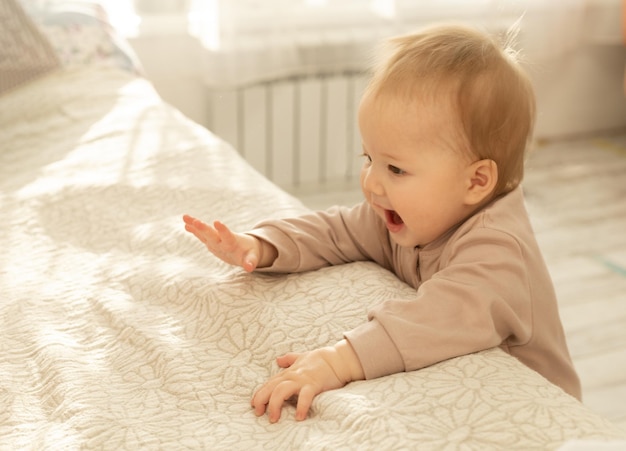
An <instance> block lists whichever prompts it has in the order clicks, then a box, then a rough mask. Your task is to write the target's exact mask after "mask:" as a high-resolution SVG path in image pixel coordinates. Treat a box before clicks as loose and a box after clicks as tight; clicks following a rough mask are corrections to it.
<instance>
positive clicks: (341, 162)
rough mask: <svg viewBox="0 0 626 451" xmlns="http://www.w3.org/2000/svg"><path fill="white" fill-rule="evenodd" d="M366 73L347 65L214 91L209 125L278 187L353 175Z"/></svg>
mask: <svg viewBox="0 0 626 451" xmlns="http://www.w3.org/2000/svg"><path fill="white" fill-rule="evenodd" d="M365 83H366V77H365V76H364V75H363V74H362V73H357V72H349V73H339V74H324V75H315V76H310V75H307V76H301V77H290V78H287V79H280V80H274V81H270V82H263V83H259V84H255V85H251V86H245V87H241V88H236V89H235V88H231V89H223V90H212V91H211V100H210V105H211V111H210V123H211V125H210V128H211V130H213V131H214V132H215V133H216V134H217V135H219V136H220V137H222V138H224V139H225V140H226V141H228V142H230V143H231V144H232V145H233V146H234V147H235V148H236V149H238V150H239V151H240V152H241V154H242V155H243V156H244V158H245V159H246V160H247V161H248V162H249V163H250V164H251V165H252V166H254V167H255V168H256V169H257V170H258V171H260V172H261V173H263V174H264V175H265V176H267V177H268V178H269V179H270V180H272V181H274V182H275V183H276V184H278V185H279V186H282V187H285V188H290V187H299V186H316V185H321V184H326V183H334V182H345V181H350V180H353V179H356V178H357V177H358V174H359V169H360V167H361V163H362V161H361V159H360V158H359V155H360V153H361V138H360V136H359V132H358V127H357V124H356V115H357V108H358V105H359V101H360V98H361V93H362V91H363V88H364V87H365Z"/></svg>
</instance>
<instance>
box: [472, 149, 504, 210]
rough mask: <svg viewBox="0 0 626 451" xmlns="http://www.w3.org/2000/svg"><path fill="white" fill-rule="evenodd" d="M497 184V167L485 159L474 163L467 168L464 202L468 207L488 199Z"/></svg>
mask: <svg viewBox="0 0 626 451" xmlns="http://www.w3.org/2000/svg"><path fill="white" fill-rule="evenodd" d="M497 183H498V165H497V164H496V162H495V161H493V160H489V159H485V160H479V161H475V162H474V163H472V164H471V165H469V166H468V167H467V192H466V197H465V201H466V203H467V204H468V205H477V204H479V203H481V202H482V201H483V200H485V199H486V198H488V197H489V196H490V195H491V194H492V193H493V190H494V189H495V187H496V184H497Z"/></svg>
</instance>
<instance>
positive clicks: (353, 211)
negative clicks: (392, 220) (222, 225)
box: [248, 202, 391, 273]
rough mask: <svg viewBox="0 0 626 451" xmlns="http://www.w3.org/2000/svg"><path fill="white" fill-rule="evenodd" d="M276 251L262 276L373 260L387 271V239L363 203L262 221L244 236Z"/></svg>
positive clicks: (378, 222)
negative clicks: (247, 235) (263, 242)
mask: <svg viewBox="0 0 626 451" xmlns="http://www.w3.org/2000/svg"><path fill="white" fill-rule="evenodd" d="M248 233H249V234H250V235H253V236H255V237H257V238H259V239H262V240H265V241H267V242H269V243H271V244H273V245H274V246H275V247H276V249H277V250H278V257H277V258H276V260H275V261H274V264H273V265H272V266H270V267H267V268H260V269H259V271H265V272H281V273H287V272H302V271H309V270H314V269H318V268H321V267H324V266H331V265H339V264H343V263H348V262H353V261H363V260H373V261H375V262H377V263H379V264H380V265H381V266H383V267H387V268H390V264H389V261H390V258H389V257H390V254H391V250H390V248H389V238H388V236H387V233H386V231H385V228H384V224H382V222H381V221H380V220H379V219H378V218H377V216H376V214H375V213H374V212H373V211H372V210H371V208H370V207H369V205H368V204H367V203H365V202H364V203H361V204H359V205H356V206H355V207H352V208H347V207H333V208H331V209H329V210H327V211H321V212H312V213H309V214H305V215H303V216H300V217H297V218H287V219H280V220H271V221H264V222H262V223H260V224H258V225H256V226H255V227H254V228H253V230H251V231H250V232H248Z"/></svg>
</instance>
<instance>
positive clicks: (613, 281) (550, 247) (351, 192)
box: [296, 130, 626, 430]
mask: <svg viewBox="0 0 626 451" xmlns="http://www.w3.org/2000/svg"><path fill="white" fill-rule="evenodd" d="M356 185H358V183H357V182H354V183H353V184H351V185H350V187H349V188H348V187H345V186H344V187H343V189H340V188H338V187H335V189H334V190H326V191H324V192H320V190H316V191H315V192H313V190H312V189H311V188H308V189H300V190H299V191H296V194H297V195H298V196H299V197H300V198H301V199H302V200H303V202H304V203H305V204H307V205H308V206H310V207H311V208H326V207H327V206H330V205H333V204H338V203H340V204H341V203H343V204H352V203H354V202H356V201H359V200H360V198H361V195H360V191H359V190H358V189H355V188H354V186H356ZM524 190H525V193H526V201H527V206H528V210H529V213H530V216H531V220H532V222H533V225H534V227H535V231H536V234H537V239H538V241H539V244H540V246H541V248H542V250H543V252H544V257H545V259H546V262H547V264H548V267H549V269H550V272H551V274H552V277H553V280H554V284H555V288H556V291H557V295H558V298H559V304H560V310H561V319H562V321H563V325H564V327H565V332H566V335H567V339H568V343H569V347H570V351H571V354H572V358H573V359H574V364H575V365H576V368H577V370H578V373H579V375H580V378H581V381H582V385H583V397H584V399H583V402H584V403H585V404H586V405H587V406H588V407H589V408H591V409H592V410H594V411H596V412H599V413H601V414H603V415H604V416H605V417H608V418H609V419H611V420H613V421H614V422H615V423H617V424H619V425H620V426H622V427H623V428H624V429H625V430H626V130H625V131H623V132H620V133H614V134H604V135H601V136H594V137H589V138H585V139H577V140H569V141H559V142H547V143H540V144H538V145H537V147H536V149H535V150H534V152H533V153H532V155H531V156H530V158H529V160H528V163H527V165H526V177H525V182H524Z"/></svg>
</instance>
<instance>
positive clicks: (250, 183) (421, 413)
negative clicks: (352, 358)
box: [0, 71, 623, 450]
mask: <svg viewBox="0 0 626 451" xmlns="http://www.w3.org/2000/svg"><path fill="white" fill-rule="evenodd" d="M116 93H117V94H116ZM61 99H62V100H61ZM35 105H36V106H37V108H36V111H35V109H34V108H33V107H34V106H35ZM0 124H3V125H2V126H1V128H0V139H1V140H2V142H3V143H10V145H6V146H5V148H4V149H3V150H2V151H0V180H1V187H2V190H1V191H0V207H1V211H2V212H3V220H2V222H1V223H0V227H1V230H0V246H1V248H2V249H3V256H2V259H1V260H0V292H1V293H2V295H1V296H2V301H1V304H0V328H1V330H2V334H1V335H0V337H1V338H0V437H2V445H1V446H0V448H1V447H2V446H7V447H8V448H15V449H25V448H34V449H62V448H67V449H78V448H97V449H185V448H189V449H292V448H297V449H340V448H354V449H364V448H376V449H401V448H419V449H481V450H483V449H554V448H557V447H558V446H559V445H560V444H561V443H563V442H564V441H565V440H568V439H573V438H598V439H611V438H617V437H621V436H623V435H622V434H621V432H620V431H619V430H618V429H616V428H615V427H614V426H613V425H612V424H610V423H609V422H607V421H605V420H604V419H602V418H601V417H599V416H597V415H595V414H593V413H591V412H590V411H589V410H587V409H586V408H585V407H584V406H583V405H582V404H580V403H578V402H577V401H576V400H574V399H573V398H571V397H569V396H567V395H566V394H565V393H563V392H562V391H561V390H560V389H558V388H556V387H555V386H553V385H550V384H549V383H547V382H546V381H545V380H544V379H543V378H542V377H541V376H539V375H538V374H536V373H534V372H532V371H530V370H529V369H527V368H526V367H524V366H523V365H522V364H520V363H519V362H517V361H516V360H515V359H513V358H512V357H510V356H509V355H507V354H505V353H504V352H502V351H500V350H499V349H494V350H488V351H485V352H482V353H478V354H474V355H469V356H464V357H459V358H456V359H452V360H449V361H446V362H443V363H440V364H438V365H434V366H432V367H429V368H426V369H424V370H421V371H417V372H412V373H406V374H396V375H393V376H389V377H384V378H380V379H376V380H371V381H362V382H356V383H352V384H350V385H348V386H346V387H345V388H344V389H341V390H336V391H332V392H326V393H323V394H322V395H320V396H319V397H317V398H316V400H315V401H314V404H313V407H312V411H311V414H310V418H309V419H307V420H306V421H305V422H295V421H294V410H295V409H294V408H293V407H288V408H287V409H286V412H284V414H283V419H282V420H281V422H280V423H278V424H269V422H268V421H267V418H265V417H259V418H257V417H255V416H254V414H253V411H252V409H251V408H250V397H251V394H252V393H253V391H254V389H255V388H256V387H257V386H258V385H259V384H261V383H262V382H263V381H264V380H265V379H266V378H267V377H268V376H269V375H270V374H271V373H274V372H276V371H278V367H277V365H276V364H275V363H274V358H275V357H276V356H277V355H279V354H281V353H284V352H286V351H291V350H295V351H298V350H305V349H310V348H313V347H317V346H321V345H325V344H330V343H334V342H335V341H336V340H338V339H339V338H341V334H342V332H343V331H345V330H347V329H350V328H352V327H354V326H356V325H358V324H360V323H362V322H363V321H365V320H366V313H367V309H368V307H370V306H372V305H374V304H376V303H378V302H381V301H382V300H384V299H389V298H393V297H397V296H410V295H411V294H412V290H411V289H410V288H409V287H408V286H406V285H404V284H402V283H401V282H400V281H399V280H398V279H396V278H395V277H394V276H393V275H392V274H390V273H388V272H386V271H384V270H382V269H381V268H379V267H377V266H375V265H374V264H371V263H355V264H349V265H344V266H339V267H334V268H327V269H323V270H320V271H316V272H311V273H305V274H298V275H287V276H272V275H255V274H252V275H249V274H245V273H243V272H241V271H239V270H236V269H233V268H231V267H228V266H226V265H225V264H223V263H221V262H219V261H217V260H215V259H214V258H213V257H212V256H210V255H209V254H208V253H207V252H206V251H205V250H204V249H202V248H201V246H198V243H197V242H196V240H193V239H191V238H190V237H189V236H187V235H186V234H185V233H184V231H183V228H182V226H181V216H182V214H183V213H187V212H189V213H193V214H195V215H197V216H199V217H203V218H206V219H212V218H215V217H219V218H220V219H222V220H224V221H225V222H227V223H229V224H231V225H232V226H233V227H234V228H245V227H249V226H251V225H252V224H253V223H255V222H256V221H258V220H260V219H262V218H266V217H269V216H284V215H289V214H294V213H297V212H300V211H303V209H304V207H303V206H302V205H301V204H300V203H299V202H297V201H296V200H295V199H293V198H291V197H290V196H289V195H287V194H285V193H284V192H282V191H280V190H279V189H277V188H276V187H275V186H274V185H272V184H271V183H270V182H268V181H266V180H265V179H263V178H262V177H261V176H260V175H258V174H257V173H256V172H255V171H254V170H253V169H251V168H250V167H249V166H248V165H247V164H245V163H244V162H243V160H242V159H241V158H240V157H239V156H238V155H237V153H236V152H235V151H234V150H232V149H231V148H230V147H229V146H227V145H226V144H225V143H223V142H222V141H221V140H219V139H217V138H216V137H214V136H213V135H211V134H210V133H208V132H207V131H205V130H203V129H201V128H200V127H198V126H197V125H196V124H194V123H192V122H191V121H188V120H187V119H185V118H184V117H183V116H182V115H180V114H179V113H177V112H176V111H175V110H173V109H172V108H170V107H169V106H167V105H165V104H163V103H161V101H160V100H159V99H158V98H157V96H156V94H155V93H154V91H153V90H152V88H151V87H150V86H149V84H148V83H147V82H145V81H144V80H141V79H134V78H132V77H130V76H129V75H128V74H124V73H122V72H117V71H77V72H71V71H70V72H67V73H63V74H56V75H55V76H51V77H50V78H47V79H45V80H42V81H39V82H37V83H34V84H33V86H32V89H31V92H30V93H26V92H24V91H23V90H22V91H19V92H16V93H14V95H12V96H9V97H7V98H5V99H0Z"/></svg>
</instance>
